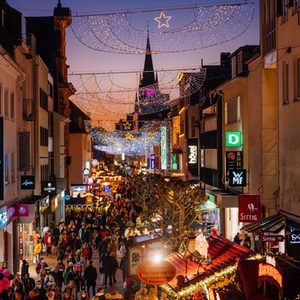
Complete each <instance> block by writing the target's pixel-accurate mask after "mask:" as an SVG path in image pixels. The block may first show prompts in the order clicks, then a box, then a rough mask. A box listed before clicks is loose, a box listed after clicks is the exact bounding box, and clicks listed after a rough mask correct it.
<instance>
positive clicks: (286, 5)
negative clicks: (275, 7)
mask: <svg viewBox="0 0 300 300" xmlns="http://www.w3.org/2000/svg"><path fill="white" fill-rule="evenodd" d="M282 5H283V7H282V20H283V21H286V20H287V18H288V10H289V5H290V0H283V1H282Z"/></svg>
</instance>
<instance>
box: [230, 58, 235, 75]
mask: <svg viewBox="0 0 300 300" xmlns="http://www.w3.org/2000/svg"><path fill="white" fill-rule="evenodd" d="M231 77H232V78H235V77H236V56H234V57H232V58H231Z"/></svg>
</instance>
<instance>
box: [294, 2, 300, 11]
mask: <svg viewBox="0 0 300 300" xmlns="http://www.w3.org/2000/svg"><path fill="white" fill-rule="evenodd" d="M299 8H300V0H294V10H297V9H299Z"/></svg>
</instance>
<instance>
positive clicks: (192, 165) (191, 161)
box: [187, 139, 199, 176]
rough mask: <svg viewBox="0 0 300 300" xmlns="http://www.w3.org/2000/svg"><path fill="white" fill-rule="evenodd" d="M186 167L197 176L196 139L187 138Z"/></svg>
mask: <svg viewBox="0 0 300 300" xmlns="http://www.w3.org/2000/svg"><path fill="white" fill-rule="evenodd" d="M187 152H188V168H189V171H190V173H191V174H192V175H193V176H198V175H199V174H198V139H188V149H187Z"/></svg>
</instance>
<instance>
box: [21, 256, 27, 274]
mask: <svg viewBox="0 0 300 300" xmlns="http://www.w3.org/2000/svg"><path fill="white" fill-rule="evenodd" d="M28 270H29V263H28V262H27V261H26V260H25V259H23V261H22V266H21V277H22V278H24V276H25V274H28Z"/></svg>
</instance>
